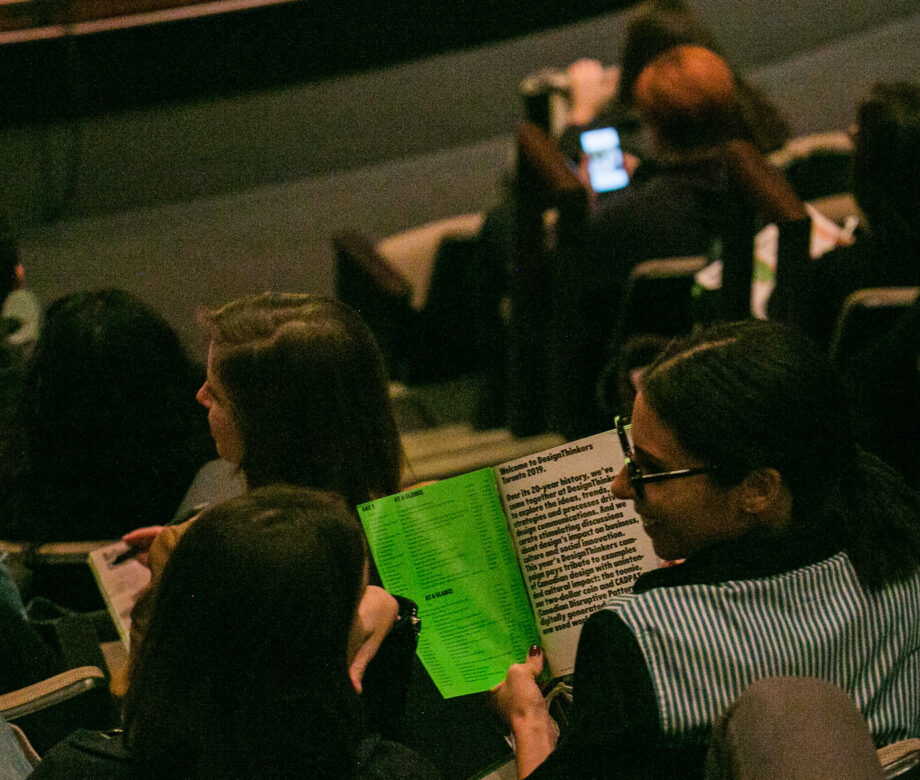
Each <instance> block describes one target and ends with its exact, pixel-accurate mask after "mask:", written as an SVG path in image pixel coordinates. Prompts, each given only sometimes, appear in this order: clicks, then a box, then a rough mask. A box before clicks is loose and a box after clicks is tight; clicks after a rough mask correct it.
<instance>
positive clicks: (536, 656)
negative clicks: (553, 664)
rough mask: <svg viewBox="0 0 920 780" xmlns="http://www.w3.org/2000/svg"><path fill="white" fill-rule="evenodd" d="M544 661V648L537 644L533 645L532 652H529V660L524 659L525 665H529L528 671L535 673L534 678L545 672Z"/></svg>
mask: <svg viewBox="0 0 920 780" xmlns="http://www.w3.org/2000/svg"><path fill="white" fill-rule="evenodd" d="M544 661H545V656H544V655H543V648H542V647H538V646H537V645H532V646H531V648H530V652H529V653H527V660H526V661H524V665H525V666H526V667H527V669H528V671H530V673H531V674H533V676H534V679H536V678H537V677H539V676H540V675H541V674H542V673H543V663H544Z"/></svg>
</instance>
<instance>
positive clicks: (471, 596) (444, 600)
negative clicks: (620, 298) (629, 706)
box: [358, 431, 661, 698]
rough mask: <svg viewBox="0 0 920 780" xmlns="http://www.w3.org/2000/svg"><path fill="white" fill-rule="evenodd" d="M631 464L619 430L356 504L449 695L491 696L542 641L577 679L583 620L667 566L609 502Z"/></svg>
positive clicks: (628, 513) (629, 514)
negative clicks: (415, 614) (411, 604)
mask: <svg viewBox="0 0 920 780" xmlns="http://www.w3.org/2000/svg"><path fill="white" fill-rule="evenodd" d="M622 465H623V452H622V450H621V448H620V443H619V439H618V437H617V435H616V433H615V432H613V431H608V432H606V433H599V434H597V435H595V436H591V437H589V438H586V439H581V440H579V441H576V442H571V443H569V444H564V445H561V446H559V447H554V448H553V449H550V450H546V451H545V452H539V453H536V454H534V455H529V456H525V457H523V458H520V459H518V460H513V461H509V462H508V463H503V464H501V465H499V466H496V467H494V468H487V469H480V470H479V471H473V472H470V473H469V474H462V475H460V476H458V477H451V478H450V479H445V480H442V481H441V482H436V483H434V484H431V485H426V486H424V487H420V488H416V489H413V490H408V491H405V492H403V493H399V494H397V495H394V496H388V497H387V498H382V499H379V500H377V501H371V502H369V503H367V504H362V505H361V506H359V507H358V514H359V516H360V518H361V522H362V523H363V525H364V529H365V531H366V533H367V538H368V541H369V543H370V547H371V551H372V553H373V555H374V560H375V561H376V563H377V568H378V570H379V572H380V576H381V579H382V580H383V584H384V586H385V587H386V589H387V590H389V591H390V592H391V593H398V594H400V595H403V596H407V597H409V598H411V599H413V600H414V601H416V602H417V603H418V605H419V618H420V619H421V621H422V632H421V636H420V641H419V647H418V655H419V658H420V659H421V661H422V663H423V664H424V665H425V668H426V669H427V670H428V673H429V674H430V675H431V678H432V680H433V681H434V683H435V685H437V687H438V690H440V692H441V694H442V695H443V696H444V697H445V698H450V697H452V696H461V695H465V694H469V693H478V692H481V691H486V690H488V689H489V688H491V687H492V686H494V685H496V684H497V683H499V682H501V680H502V679H504V676H505V674H506V672H507V671H508V667H509V666H510V665H511V664H513V663H520V662H521V661H522V660H523V659H524V657H525V656H526V655H527V650H528V648H529V647H530V645H533V644H539V645H541V646H542V647H543V648H544V650H545V651H546V657H547V660H548V662H549V669H550V674H551V675H552V676H553V677H561V676H563V675H566V674H569V673H571V672H572V669H573V666H574V661H575V648H576V645H577V643H578V635H579V633H580V631H581V625H582V623H583V622H584V621H585V620H586V619H587V617H588V616H589V615H590V614H591V613H593V612H596V611H597V610H598V609H600V608H601V607H603V605H604V603H605V602H606V601H607V599H609V598H610V597H611V596H614V595H616V594H619V593H625V592H627V591H629V590H630V589H631V587H632V584H633V582H634V581H635V579H636V577H638V576H639V575H640V574H641V573H642V572H644V571H648V570H649V569H653V568H656V567H657V566H659V565H660V563H661V561H660V560H659V559H658V558H657V556H656V555H655V553H654V551H653V550H652V544H651V541H650V540H649V538H648V536H646V534H645V532H644V531H643V529H642V524H641V523H640V521H639V518H638V516H637V515H636V514H635V510H634V509H633V505H632V502H631V501H629V502H627V501H619V500H617V499H615V498H614V497H613V495H612V494H611V492H610V483H611V482H612V481H613V478H614V477H615V476H616V474H617V472H618V471H619V470H620V468H621V467H622Z"/></svg>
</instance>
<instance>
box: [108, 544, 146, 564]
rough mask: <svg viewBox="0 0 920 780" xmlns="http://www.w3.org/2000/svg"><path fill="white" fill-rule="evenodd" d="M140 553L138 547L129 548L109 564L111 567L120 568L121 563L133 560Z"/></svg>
mask: <svg viewBox="0 0 920 780" xmlns="http://www.w3.org/2000/svg"><path fill="white" fill-rule="evenodd" d="M139 552H140V548H138V547H129V548H128V549H127V550H125V551H124V552H123V553H119V554H118V555H116V556H115V558H114V560H113V561H112V562H111V563H110V564H109V565H110V566H118V564H119V563H124V562H125V561H129V560H131V559H132V558H133V557H134V556H135V555H137V554H138V553H139Z"/></svg>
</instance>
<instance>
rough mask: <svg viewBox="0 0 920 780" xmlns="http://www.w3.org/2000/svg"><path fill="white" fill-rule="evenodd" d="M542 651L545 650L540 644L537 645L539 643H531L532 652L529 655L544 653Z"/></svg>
mask: <svg viewBox="0 0 920 780" xmlns="http://www.w3.org/2000/svg"><path fill="white" fill-rule="evenodd" d="M542 652H543V651H542V650H541V649H540V648H539V646H537V645H531V646H530V653H529V655H531V656H535V655H540V653H542Z"/></svg>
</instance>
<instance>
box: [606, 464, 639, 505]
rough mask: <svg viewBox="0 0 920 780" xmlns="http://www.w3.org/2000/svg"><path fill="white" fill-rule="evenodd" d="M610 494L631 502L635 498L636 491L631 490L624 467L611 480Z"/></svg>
mask: <svg viewBox="0 0 920 780" xmlns="http://www.w3.org/2000/svg"><path fill="white" fill-rule="evenodd" d="M610 492H611V493H613V495H614V496H615V497H616V498H619V499H624V500H629V501H632V500H634V499H635V498H636V491H635V490H633V486H632V483H631V482H630V481H629V475H628V473H627V470H626V466H623V468H621V469H620V473H619V474H617V475H616V476H615V477H614V478H613V483H612V484H611V485H610Z"/></svg>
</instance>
